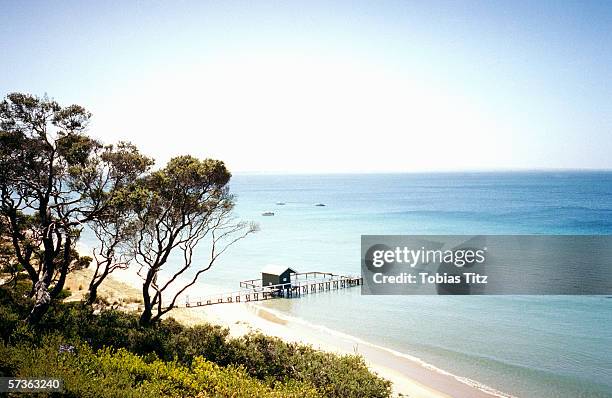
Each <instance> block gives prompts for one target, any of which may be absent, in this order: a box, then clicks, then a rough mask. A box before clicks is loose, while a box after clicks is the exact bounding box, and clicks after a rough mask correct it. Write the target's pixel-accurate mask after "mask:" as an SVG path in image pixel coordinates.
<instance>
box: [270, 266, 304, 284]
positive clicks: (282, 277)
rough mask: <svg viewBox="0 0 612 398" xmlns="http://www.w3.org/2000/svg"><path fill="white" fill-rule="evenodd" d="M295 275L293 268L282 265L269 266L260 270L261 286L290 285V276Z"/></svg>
mask: <svg viewBox="0 0 612 398" xmlns="http://www.w3.org/2000/svg"><path fill="white" fill-rule="evenodd" d="M292 274H297V271H296V270H294V269H293V268H290V267H286V266H283V265H276V264H269V265H266V266H265V267H264V268H263V269H262V270H261V282H262V284H261V285H262V286H270V285H280V284H283V283H287V284H291V275H292Z"/></svg>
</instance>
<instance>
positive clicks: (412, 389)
mask: <svg viewBox="0 0 612 398" xmlns="http://www.w3.org/2000/svg"><path fill="white" fill-rule="evenodd" d="M223 307H224V308H223ZM228 307H230V305H229V304H226V305H218V306H214V305H213V306H210V307H198V308H189V309H187V308H179V309H176V310H173V311H172V312H173V315H171V316H170V317H173V318H174V319H176V320H177V321H179V322H182V323H185V324H189V325H195V324H197V323H198V322H203V321H206V322H210V323H216V324H220V325H222V326H225V327H228V328H229V329H230V334H231V335H232V336H239V335H242V334H245V333H248V332H261V333H263V334H265V335H269V336H275V337H278V338H281V339H282V340H284V341H287V342H296V343H301V344H307V345H311V346H313V347H314V348H315V349H318V350H323V351H328V352H333V353H336V354H359V355H361V356H362V357H363V358H364V360H365V361H366V363H367V365H368V367H369V368H370V369H371V370H373V371H375V372H376V373H378V374H379V375H380V376H381V377H384V378H386V379H388V380H390V381H391V382H392V383H393V392H394V395H400V394H403V395H405V396H410V397H437V398H440V397H451V396H452V397H457V398H491V397H499V398H514V397H513V396H512V395H509V394H506V393H503V392H501V391H497V390H495V389H493V388H491V387H489V386H486V385H484V384H482V383H479V382H477V381H475V380H471V379H469V378H465V377H461V376H457V375H454V374H452V373H450V372H447V371H445V370H443V369H440V368H438V367H436V366H434V365H431V364H429V363H426V362H424V361H422V360H421V359H419V358H416V357H414V356H411V355H408V354H404V353H401V352H398V351H395V350H392V349H390V348H387V347H383V346H380V345H376V344H372V343H369V342H367V341H364V340H362V339H360V338H358V337H355V336H351V335H348V334H345V333H342V332H338V331H335V330H332V329H329V328H327V327H325V326H321V325H314V324H311V323H309V322H308V321H305V320H302V319H300V318H296V317H291V316H288V315H285V314H281V313H279V312H278V311H275V310H271V309H268V308H265V307H263V306H261V305H260V304H255V303H239V304H238V303H235V304H232V305H231V307H230V308H231V309H230V308H228ZM232 307H233V308H232Z"/></svg>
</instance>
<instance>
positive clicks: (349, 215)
mask: <svg viewBox="0 0 612 398" xmlns="http://www.w3.org/2000/svg"><path fill="white" fill-rule="evenodd" d="M231 188H232V191H233V192H234V193H236V195H237V200H238V206H237V213H238V215H239V216H240V217H241V218H242V219H248V220H254V221H257V222H258V223H259V224H260V227H261V231H260V232H258V233H257V234H255V235H253V236H251V237H249V238H248V239H246V240H244V241H242V242H240V243H239V246H236V247H235V248H234V249H233V250H232V251H231V252H230V253H229V254H228V256H227V257H225V258H224V259H223V260H222V261H221V262H220V263H219V264H218V266H217V267H216V268H215V269H214V270H213V271H212V272H211V273H210V274H209V275H207V276H206V279H207V282H209V283H217V284H224V285H227V287H228V288H236V287H237V285H236V283H237V281H238V280H240V279H242V278H251V277H253V278H255V277H257V276H258V271H259V269H260V268H261V267H262V266H263V265H264V264H267V263H280V264H286V265H290V266H292V267H295V268H297V269H298V270H304V271H305V270H326V271H334V272H340V273H351V274H358V273H359V253H360V250H359V246H360V235H362V234H453V233H455V234H527V233H535V234H611V233H612V173H595V172H594V173H586V172H585V173H582V172H580V173H569V172H568V173H475V174H455V173H453V174H389V175H325V176H321V175H318V176H306V175H302V176H246V175H238V176H235V177H234V178H233V180H232V186H231ZM278 201H282V202H285V203H286V205H285V206H277V205H276V202H278ZM318 202H323V203H325V204H326V205H327V206H326V207H315V206H313V204H314V203H318ZM266 210H271V211H274V212H275V213H276V214H275V216H274V217H262V216H261V213H262V212H263V211H266ZM611 266H612V265H611ZM266 305H268V306H270V307H271V308H274V309H276V310H278V311H282V312H285V313H287V314H289V315H291V316H296V317H299V318H302V319H305V320H307V321H309V322H311V323H314V324H318V325H323V326H326V327H329V328H331V329H335V330H338V331H341V332H344V333H348V334H351V335H354V336H356V337H359V338H362V339H364V340H366V341H368V342H371V343H374V344H378V345H382V346H385V347H388V348H392V349H394V350H397V351H399V352H403V353H406V354H410V355H414V356H416V357H419V358H422V359H423V360H425V361H426V362H429V363H432V364H433V365H436V366H438V367H440V368H442V369H445V370H448V371H450V372H452V373H454V374H457V375H461V376H465V377H469V378H472V379H475V380H478V381H479V382H483V383H485V384H487V385H489V386H491V387H494V388H496V389H498V390H501V391H504V392H508V393H512V394H514V395H518V396H526V397H595V396H612V299H609V298H605V297H533V296H530V297H494V296H487V297H429V296H426V297H416V296H378V297H372V296H361V295H360V292H359V289H352V290H349V291H343V292H338V294H322V295H312V296H308V297H302V298H300V299H294V300H278V301H273V302H269V303H267V304H266Z"/></svg>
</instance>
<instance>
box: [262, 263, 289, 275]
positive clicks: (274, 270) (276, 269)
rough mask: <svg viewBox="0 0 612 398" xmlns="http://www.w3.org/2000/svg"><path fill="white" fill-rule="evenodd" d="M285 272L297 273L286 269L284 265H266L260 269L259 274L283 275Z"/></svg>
mask: <svg viewBox="0 0 612 398" xmlns="http://www.w3.org/2000/svg"><path fill="white" fill-rule="evenodd" d="M287 270H289V271H290V272H294V273H297V271H296V270H294V269H293V268H291V267H287V266H285V265H277V264H268V265H266V266H265V267H263V268H262V270H261V273H262V274H271V275H281V274H283V273H285V272H286V271H287Z"/></svg>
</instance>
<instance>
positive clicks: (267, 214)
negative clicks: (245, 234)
mask: <svg viewBox="0 0 612 398" xmlns="http://www.w3.org/2000/svg"><path fill="white" fill-rule="evenodd" d="M261 215H262V216H267V217H269V216H273V215H274V212H273V211H264V212H263V213H261Z"/></svg>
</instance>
